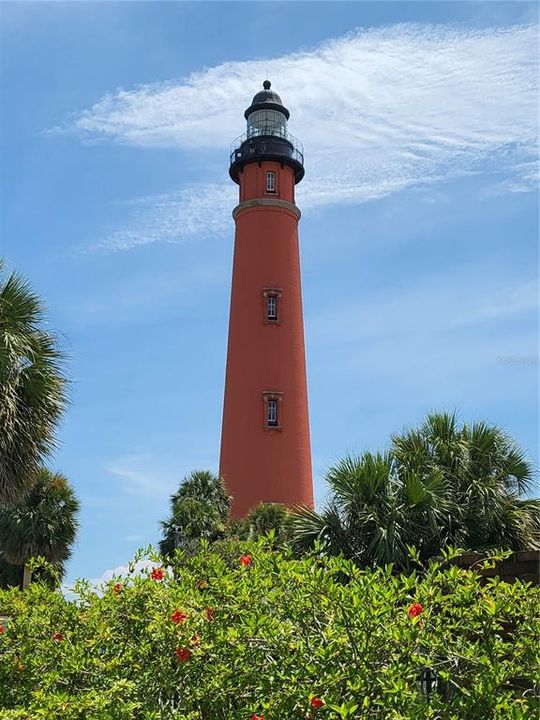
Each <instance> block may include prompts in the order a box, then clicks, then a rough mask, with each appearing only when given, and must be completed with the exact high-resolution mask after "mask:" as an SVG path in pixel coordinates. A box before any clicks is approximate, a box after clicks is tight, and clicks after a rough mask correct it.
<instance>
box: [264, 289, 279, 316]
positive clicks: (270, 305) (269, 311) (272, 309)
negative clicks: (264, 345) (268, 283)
mask: <svg viewBox="0 0 540 720" xmlns="http://www.w3.org/2000/svg"><path fill="white" fill-rule="evenodd" d="M266 319H267V320H277V297H275V296H274V295H270V296H269V297H267V298H266Z"/></svg>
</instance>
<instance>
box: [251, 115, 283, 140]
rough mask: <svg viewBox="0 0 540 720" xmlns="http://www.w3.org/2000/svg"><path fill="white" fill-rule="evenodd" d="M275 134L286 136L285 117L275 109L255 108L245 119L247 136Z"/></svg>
mask: <svg viewBox="0 0 540 720" xmlns="http://www.w3.org/2000/svg"><path fill="white" fill-rule="evenodd" d="M258 135H277V136H278V137H287V118H286V117H285V115H283V113H280V112H278V111H277V110H256V111H255V112H252V113H251V115H250V116H249V117H248V121H247V136H248V138H250V137H257V136H258Z"/></svg>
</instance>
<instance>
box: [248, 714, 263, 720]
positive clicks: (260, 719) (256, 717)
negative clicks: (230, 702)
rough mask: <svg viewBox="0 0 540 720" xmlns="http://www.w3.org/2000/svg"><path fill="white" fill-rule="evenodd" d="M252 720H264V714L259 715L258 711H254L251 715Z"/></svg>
mask: <svg viewBox="0 0 540 720" xmlns="http://www.w3.org/2000/svg"><path fill="white" fill-rule="evenodd" d="M251 720H264V717H263V716H262V715H257V714H256V713H253V715H252V716H251Z"/></svg>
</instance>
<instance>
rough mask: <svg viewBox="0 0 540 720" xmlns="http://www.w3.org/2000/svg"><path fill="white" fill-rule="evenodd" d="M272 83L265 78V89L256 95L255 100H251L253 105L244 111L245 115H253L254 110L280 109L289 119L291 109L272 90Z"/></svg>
mask: <svg viewBox="0 0 540 720" xmlns="http://www.w3.org/2000/svg"><path fill="white" fill-rule="evenodd" d="M271 85H272V83H271V82H270V80H265V81H264V82H263V88H264V90H260V91H259V92H258V93H257V94H256V95H254V97H253V100H252V101H251V105H250V106H249V107H248V109H247V110H246V112H245V113H244V116H245V117H246V118H247V116H248V115H251V113H252V112H255V110H264V109H268V110H278V111H279V112H282V113H283V114H284V115H285V117H286V118H287V120H288V119H289V115H290V113H289V111H288V110H287V108H286V107H285V106H284V105H283V103H282V101H281V98H280V97H279V95H278V94H277V92H275V91H274V90H270V87H271Z"/></svg>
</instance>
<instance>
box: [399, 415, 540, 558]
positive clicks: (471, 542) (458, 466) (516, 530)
mask: <svg viewBox="0 0 540 720" xmlns="http://www.w3.org/2000/svg"><path fill="white" fill-rule="evenodd" d="M392 452H393V454H394V457H395V458H396V461H397V463H398V464H399V466H400V467H401V468H403V469H406V470H411V471H415V470H418V468H419V467H423V468H437V469H438V470H439V472H441V473H442V475H443V477H444V483H445V486H446V488H447V499H448V502H449V503H450V507H451V509H452V513H451V516H449V517H448V518H447V528H446V535H447V537H446V540H447V542H449V543H451V544H453V545H461V546H465V547H467V549H471V550H475V549H485V548H493V547H497V548H507V549H513V550H520V549H537V548H538V547H540V545H539V530H540V516H539V510H540V502H539V501H538V500H531V499H526V498H525V497H524V496H526V495H527V494H529V493H531V492H532V490H533V481H534V474H533V466H532V464H531V462H530V461H529V460H528V459H527V458H526V456H525V454H524V453H523V451H522V450H521V449H520V448H519V447H518V445H517V444H516V443H515V442H514V440H512V438H510V437H509V436H508V435H507V434H506V433H505V432H504V431H503V430H502V429H501V428H499V427H497V426H493V425H488V424H487V423H485V422H476V423H473V424H472V425H468V424H463V425H462V426H459V424H458V420H457V417H456V415H455V414H452V413H434V414H431V415H428V417H427V418H426V420H425V422H424V423H423V424H422V426H421V427H420V428H419V429H418V430H412V431H408V432H405V433H403V434H402V435H396V436H394V437H393V438H392Z"/></svg>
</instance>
